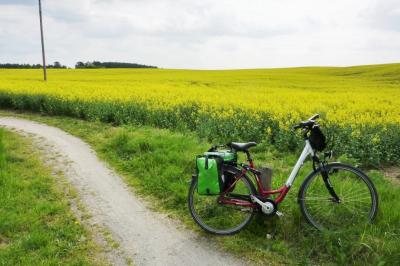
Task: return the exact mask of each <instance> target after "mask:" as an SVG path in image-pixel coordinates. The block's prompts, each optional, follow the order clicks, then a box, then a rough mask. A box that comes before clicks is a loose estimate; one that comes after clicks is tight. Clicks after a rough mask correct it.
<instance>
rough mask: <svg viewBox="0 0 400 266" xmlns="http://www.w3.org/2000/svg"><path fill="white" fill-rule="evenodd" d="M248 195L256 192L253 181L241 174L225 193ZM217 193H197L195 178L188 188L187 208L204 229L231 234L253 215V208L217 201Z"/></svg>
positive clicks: (210, 231)
mask: <svg viewBox="0 0 400 266" xmlns="http://www.w3.org/2000/svg"><path fill="white" fill-rule="evenodd" d="M230 194H235V195H236V196H237V195H241V196H244V197H248V198H250V197H249V196H250V195H254V194H256V190H255V188H254V185H253V183H252V182H251V181H250V180H249V178H248V177H247V176H243V177H242V178H241V179H239V180H238V182H237V183H236V184H235V186H234V188H233V190H232V191H230V192H229V193H228V194H227V197H229V195H230ZM218 198H219V195H199V194H198V193H197V178H194V179H193V181H192V184H191V186H190V189H189V197H188V201H189V210H190V213H191V215H192V217H193V219H194V220H195V221H196V223H197V224H198V225H199V226H200V227H201V228H203V229H204V230H205V231H207V232H209V233H213V234H217V235H231V234H234V233H237V232H238V231H240V230H241V229H243V228H244V227H245V226H246V225H247V224H248V223H249V222H250V221H251V219H252V217H253V216H254V211H255V210H254V208H252V207H244V206H236V205H231V204H223V203H219V202H218Z"/></svg>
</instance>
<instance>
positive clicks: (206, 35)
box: [0, 0, 400, 68]
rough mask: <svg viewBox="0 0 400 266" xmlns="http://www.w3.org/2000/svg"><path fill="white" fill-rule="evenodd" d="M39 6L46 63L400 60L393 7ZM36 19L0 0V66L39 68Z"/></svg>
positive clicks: (95, 0) (240, 64)
mask: <svg viewBox="0 0 400 266" xmlns="http://www.w3.org/2000/svg"><path fill="white" fill-rule="evenodd" d="M35 2H36V1H35ZM42 2H43V13H44V15H45V17H44V23H45V25H44V26H45V41H46V51H47V58H48V61H49V62H53V61H56V60H59V61H61V62H62V63H66V64H68V65H70V66H72V65H73V64H74V63H75V62H76V61H78V60H83V61H86V60H100V61H129V62H138V63H144V64H153V65H157V66H160V67H166V68H167V67H170V68H248V67H281V66H301V65H355V64H372V63H384V62H395V61H399V60H400V34H399V32H400V26H399V25H400V2H399V1H397V0H338V1H328V0H303V1H298V0H280V1H273V0H253V1H247V0H246V1H245V0H219V1H215V0H202V1H195V0H134V1H132V0H131V1H128V0H79V1H78V0H69V1H56V0H43V1H42ZM13 3H14V4H13ZM15 3H17V4H15ZM37 15H38V14H37V6H35V5H32V1H22V0H20V1H17V2H15V1H8V0H7V1H4V0H0V61H1V62H6V61H7V62H31V63H39V62H40V39H39V37H40V36H39V25H38V17H37Z"/></svg>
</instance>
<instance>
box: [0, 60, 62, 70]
mask: <svg viewBox="0 0 400 266" xmlns="http://www.w3.org/2000/svg"><path fill="white" fill-rule="evenodd" d="M0 68H17V69H22V68H24V69H34V68H42V65H41V64H14V63H5V64H1V63H0ZM46 68H67V67H66V66H64V65H61V63H60V62H58V61H56V62H54V63H53V64H52V65H46Z"/></svg>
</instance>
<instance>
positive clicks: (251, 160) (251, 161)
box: [244, 150, 254, 168]
mask: <svg viewBox="0 0 400 266" xmlns="http://www.w3.org/2000/svg"><path fill="white" fill-rule="evenodd" d="M244 153H246V156H247V161H248V162H249V165H250V167H251V168H254V163H253V158H252V157H251V155H250V152H249V151H248V150H245V151H244Z"/></svg>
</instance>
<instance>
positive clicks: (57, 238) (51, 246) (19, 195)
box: [0, 129, 99, 265]
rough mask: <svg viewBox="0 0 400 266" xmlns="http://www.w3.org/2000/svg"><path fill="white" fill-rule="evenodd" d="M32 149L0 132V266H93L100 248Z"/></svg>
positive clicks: (25, 142)
mask: <svg viewBox="0 0 400 266" xmlns="http://www.w3.org/2000/svg"><path fill="white" fill-rule="evenodd" d="M90 239H91V237H90V234H89V233H88V232H87V231H86V230H85V229H84V228H83V226H82V225H81V224H80V223H79V222H78V221H77V220H76V219H75V217H74V215H73V214H72V213H71V211H70V207H69V204H68V201H67V200H66V198H65V194H64V192H63V191H62V189H61V188H60V186H59V185H57V184H56V183H55V180H54V177H52V176H51V174H50V169H49V168H47V167H45V166H43V165H42V162H41V161H40V160H39V159H38V152H37V151H35V150H34V148H33V147H32V145H31V143H30V142H29V141H28V140H27V139H25V138H22V137H21V136H19V135H17V134H16V133H11V132H8V131H5V130H3V129H0V265H60V264H62V265H92V264H99V263H98V262H97V260H96V251H97V248H96V246H95V245H94V244H93V243H92V241H91V240H90Z"/></svg>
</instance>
